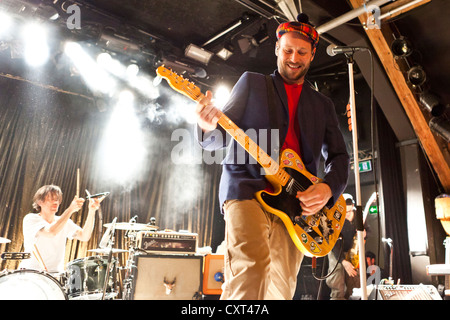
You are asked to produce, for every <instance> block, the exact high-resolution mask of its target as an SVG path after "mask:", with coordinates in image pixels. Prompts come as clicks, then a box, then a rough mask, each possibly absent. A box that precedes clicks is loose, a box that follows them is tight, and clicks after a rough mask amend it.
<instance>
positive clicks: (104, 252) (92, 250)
mask: <svg viewBox="0 0 450 320" xmlns="http://www.w3.org/2000/svg"><path fill="white" fill-rule="evenodd" d="M109 250H112V253H124V252H128V250H124V249H114V248H113V249H108V248H103V249H102V248H98V249H91V250H88V251H89V252H95V253H100V254H104V255H107V254H109Z"/></svg>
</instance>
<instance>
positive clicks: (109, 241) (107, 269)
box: [102, 218, 117, 300]
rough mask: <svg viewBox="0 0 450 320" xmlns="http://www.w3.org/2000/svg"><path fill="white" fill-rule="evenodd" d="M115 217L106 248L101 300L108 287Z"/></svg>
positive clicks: (103, 298)
mask: <svg viewBox="0 0 450 320" xmlns="http://www.w3.org/2000/svg"><path fill="white" fill-rule="evenodd" d="M116 220H117V218H114V220H113V225H112V229H111V238H110V239H109V240H108V249H109V253H108V262H107V264H106V265H107V267H106V272H105V282H104V284H103V294H102V300H105V296H106V289H107V288H108V282H109V274H110V271H111V264H112V252H113V250H112V248H113V245H114V233H115V231H116V230H115V223H116Z"/></svg>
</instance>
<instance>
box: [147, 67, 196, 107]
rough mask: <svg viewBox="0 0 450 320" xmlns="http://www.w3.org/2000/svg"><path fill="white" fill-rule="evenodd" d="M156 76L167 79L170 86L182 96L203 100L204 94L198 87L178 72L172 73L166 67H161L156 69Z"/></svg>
mask: <svg viewBox="0 0 450 320" xmlns="http://www.w3.org/2000/svg"><path fill="white" fill-rule="evenodd" d="M156 74H157V75H158V76H159V77H161V78H163V79H166V80H167V82H168V83H169V85H170V86H171V87H172V88H173V89H174V90H175V91H178V92H179V93H181V94H184V95H185V96H187V97H188V98H190V99H192V100H194V101H199V100H200V99H202V98H203V94H202V92H201V90H200V88H199V87H197V86H196V85H195V84H194V83H192V82H191V81H189V80H187V79H185V78H183V77H182V76H180V75H178V74H177V73H176V72H174V71H172V70H171V69H168V68H166V67H164V66H160V67H158V68H157V69H156Z"/></svg>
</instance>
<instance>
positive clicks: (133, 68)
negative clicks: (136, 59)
mask: <svg viewBox="0 0 450 320" xmlns="http://www.w3.org/2000/svg"><path fill="white" fill-rule="evenodd" d="M126 73H127V77H128V78H133V77H136V76H137V74H138V73H139V67H138V65H137V64H135V63H131V64H129V65H128V67H127V71H126Z"/></svg>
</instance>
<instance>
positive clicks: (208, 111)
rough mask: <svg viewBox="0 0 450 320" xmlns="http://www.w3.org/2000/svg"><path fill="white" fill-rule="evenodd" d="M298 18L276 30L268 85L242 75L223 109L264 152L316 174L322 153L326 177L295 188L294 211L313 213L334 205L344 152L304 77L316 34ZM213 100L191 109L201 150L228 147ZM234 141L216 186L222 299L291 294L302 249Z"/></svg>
mask: <svg viewBox="0 0 450 320" xmlns="http://www.w3.org/2000/svg"><path fill="white" fill-rule="evenodd" d="M298 20H299V21H298V22H297V21H294V22H286V23H282V24H280V25H279V26H278V28H277V31H276V36H277V39H278V41H277V43H276V47H275V54H276V56H277V70H276V71H275V72H274V73H273V74H272V75H271V77H270V80H271V81H270V82H267V83H268V85H266V77H265V76H264V75H262V74H258V73H252V72H246V73H244V74H243V75H242V76H241V78H240V79H239V80H238V82H237V83H236V84H235V86H234V88H233V91H232V93H231V97H230V99H229V101H228V103H227V104H226V106H225V107H224V108H223V112H224V113H225V114H226V115H227V116H228V117H229V118H230V119H231V120H232V121H234V122H235V123H236V124H237V126H239V127H240V128H241V129H242V130H244V131H246V130H248V129H254V130H256V132H257V133H258V137H259V142H263V141H262V140H264V139H265V142H266V143H265V145H267V150H265V151H266V152H267V153H268V154H270V155H273V154H277V151H278V153H279V152H280V150H283V149H284V148H289V149H292V150H294V151H295V152H296V153H297V154H298V155H300V157H301V158H302V160H303V162H304V165H305V167H306V170H308V171H309V172H310V173H311V174H313V175H316V174H317V173H318V171H319V164H320V160H321V157H322V156H323V158H324V159H325V170H324V172H325V175H324V177H323V182H321V183H317V184H313V185H311V186H310V187H308V189H306V190H305V191H302V192H298V193H297V198H298V206H299V212H301V211H302V214H303V215H312V214H314V213H316V212H318V211H319V210H321V209H322V208H323V207H324V206H325V205H329V206H332V205H333V204H334V202H335V201H336V200H337V199H338V198H339V196H340V195H341V194H342V192H343V191H344V189H345V187H346V184H347V178H348V172H349V156H348V153H347V151H346V146H345V143H344V139H343V137H342V134H341V132H340V129H339V126H338V120H337V116H336V113H335V108H334V105H333V103H332V101H331V100H330V99H329V98H327V97H325V96H324V95H322V94H321V93H319V92H317V91H315V90H314V89H313V88H312V87H311V86H310V85H309V84H308V83H307V82H306V81H305V75H306V73H307V71H308V69H309V67H310V64H311V62H312V61H313V59H314V55H315V53H316V48H317V44H318V41H319V35H318V33H317V31H316V30H315V29H314V27H313V26H312V25H311V24H310V23H309V22H308V18H307V16H306V15H301V16H299V18H298ZM272 85H273V86H274V91H273V92H274V95H273V98H272V100H271V102H270V103H269V100H270V99H269V98H268V88H270V86H272ZM269 90H270V89H269ZM211 99H212V93H211V92H207V93H206V95H205V97H204V98H203V99H202V100H201V101H200V102H199V103H198V104H197V108H196V112H197V115H198V130H197V134H198V137H197V139H198V140H199V142H200V144H201V145H202V147H203V148H205V149H206V150H216V149H219V148H222V147H224V146H225V144H226V142H225V136H226V135H225V132H224V131H223V130H222V129H221V128H219V127H218V126H217V122H218V120H219V117H220V111H219V110H218V109H217V108H216V107H214V105H213V104H212V102H211ZM270 129H278V130H279V131H278V133H279V135H278V136H279V138H280V139H273V140H276V141H271V140H270V137H271V130H270ZM280 141H281V142H280ZM231 144H232V145H231V149H230V151H229V152H228V154H227V156H226V158H225V160H224V162H223V170H222V177H221V181H220V191H219V199H220V204H221V208H222V210H223V212H224V218H225V222H226V230H225V243H226V254H225V275H224V276H225V282H224V285H223V286H222V289H223V290H222V296H221V299H247V300H262V299H283V300H286V299H292V297H293V295H294V293H295V290H296V282H297V274H298V272H299V270H300V265H301V262H302V259H303V253H302V252H301V251H299V250H298V249H297V247H296V246H295V245H294V243H293V242H292V241H291V239H290V237H289V234H288V232H287V231H286V228H285V226H284V224H283V223H282V221H281V220H280V219H279V218H278V217H277V216H276V215H274V214H271V213H268V212H267V211H266V210H264V208H263V207H262V205H261V204H260V203H259V202H258V201H257V200H256V199H255V196H254V195H255V192H257V191H260V190H264V189H270V187H271V186H270V184H269V183H268V181H267V180H266V179H265V176H264V174H262V170H261V167H260V166H259V165H258V164H255V161H250V160H249V157H248V155H247V154H246V153H245V152H243V151H242V149H240V148H241V146H239V145H238V144H237V143H236V142H235V141H233V142H231ZM260 145H262V144H261V143H260ZM280 146H281V148H280ZM241 155H244V159H243V158H242V156H241ZM300 208H301V209H300Z"/></svg>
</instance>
